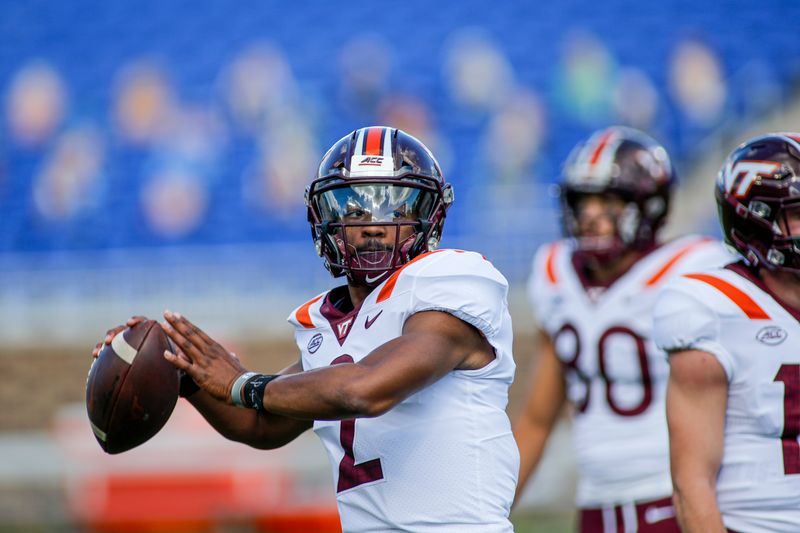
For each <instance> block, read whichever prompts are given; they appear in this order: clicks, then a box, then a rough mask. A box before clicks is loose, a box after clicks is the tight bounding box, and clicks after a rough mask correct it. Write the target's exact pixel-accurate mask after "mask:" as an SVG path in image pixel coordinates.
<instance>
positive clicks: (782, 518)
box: [655, 133, 800, 533]
mask: <svg viewBox="0 0 800 533" xmlns="http://www.w3.org/2000/svg"><path fill="white" fill-rule="evenodd" d="M716 200H717V206H718V208H719V216H720V222H721V225H722V230H723V233H724V235H725V240H726V242H727V243H728V244H729V245H730V246H731V247H733V248H734V249H735V250H737V251H738V252H739V254H741V259H742V260H741V261H739V262H737V263H732V264H730V265H728V266H726V267H725V268H720V269H715V270H704V271H699V272H694V273H688V274H685V275H683V276H681V277H679V278H677V279H674V280H673V281H672V283H670V285H668V286H667V287H666V288H665V290H664V292H663V294H662V295H661V296H660V298H659V301H658V305H657V306H656V313H655V336H656V341H657V342H658V344H659V346H661V347H662V348H663V349H664V350H666V351H668V352H669V353H670V357H669V363H670V377H669V385H668V388H667V418H668V421H669V439H670V454H671V459H672V478H673V480H674V484H675V504H676V508H677V511H678V518H679V520H680V523H681V526H682V527H683V529H684V531H687V532H703V533H708V532H724V531H725V530H726V529H727V530H728V531H733V532H748V533H749V532H755V533H758V532H764V533H766V532H786V533H789V532H797V531H800V442H798V435H799V434H800V324H798V320H800V134H797V133H779V134H770V135H765V136H761V137H757V138H754V139H751V140H749V141H747V142H746V143H744V144H742V145H741V146H739V147H738V148H736V149H735V150H734V151H733V153H732V154H731V155H730V156H729V157H728V159H727V161H726V162H725V164H724V165H723V167H722V169H721V170H720V172H719V176H718V178H717V183H716Z"/></svg>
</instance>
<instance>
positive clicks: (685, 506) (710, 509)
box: [673, 480, 725, 533]
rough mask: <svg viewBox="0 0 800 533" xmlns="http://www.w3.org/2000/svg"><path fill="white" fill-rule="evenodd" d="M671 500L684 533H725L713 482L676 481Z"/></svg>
mask: <svg viewBox="0 0 800 533" xmlns="http://www.w3.org/2000/svg"><path fill="white" fill-rule="evenodd" d="M673 500H674V502H675V512H676V513H677V515H678V522H679V523H680V525H681V530H682V531H683V532H684V533H725V526H724V525H723V523H722V515H721V514H720V512H719V507H718V506H717V497H716V491H715V489H714V484H713V482H711V481H708V480H681V481H677V480H676V482H675V496H674V498H673Z"/></svg>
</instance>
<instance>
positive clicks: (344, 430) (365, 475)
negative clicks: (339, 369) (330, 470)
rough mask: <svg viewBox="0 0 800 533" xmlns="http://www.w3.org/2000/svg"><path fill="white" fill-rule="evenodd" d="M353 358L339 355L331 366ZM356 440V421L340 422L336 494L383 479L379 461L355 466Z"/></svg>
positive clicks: (371, 460) (374, 460)
mask: <svg viewBox="0 0 800 533" xmlns="http://www.w3.org/2000/svg"><path fill="white" fill-rule="evenodd" d="M352 362H353V358H352V357H351V356H349V355H347V354H345V355H340V356H339V357H337V358H336V359H334V360H333V361H331V364H332V365H338V364H340V363H352ZM355 438H356V421H355V420H354V419H351V420H342V422H341V429H340V430H339V442H340V443H341V445H342V449H343V450H344V457H342V460H341V461H340V462H339V483H338V484H337V485H336V492H337V493H339V492H342V491H344V490H347V489H352V488H353V487H357V486H359V485H363V484H364V483H370V482H372V481H378V480H379V479H383V468H381V460H380V459H370V460H369V461H364V462H363V463H359V464H356V458H355V455H354V454H353V441H355Z"/></svg>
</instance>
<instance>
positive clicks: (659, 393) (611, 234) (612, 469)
mask: <svg viewBox="0 0 800 533" xmlns="http://www.w3.org/2000/svg"><path fill="white" fill-rule="evenodd" d="M674 184H675V175H674V172H673V168H672V165H671V163H670V160H669V157H668V155H667V152H666V150H665V149H664V148H663V147H662V146H660V145H659V144H658V143H657V142H656V141H654V140H653V139H652V138H650V137H648V136H647V135H645V134H643V133H641V132H639V131H637V130H634V129H630V128H625V127H611V128H608V129H605V130H602V131H598V132H596V133H594V134H593V135H592V136H591V137H590V138H589V139H588V140H587V141H585V142H582V143H580V144H579V145H578V146H576V147H575V149H574V150H573V151H572V153H571V154H570V156H569V158H568V160H567V162H566V163H565V166H564V179H563V184H562V187H561V200H562V217H563V225H564V231H565V234H566V237H567V239H566V240H563V241H558V242H555V243H552V244H548V245H545V246H543V247H542V248H541V249H540V250H539V251H538V252H537V254H536V258H535V260H534V264H533V272H532V274H531V279H530V283H529V295H530V299H531V303H532V305H533V310H534V314H535V316H536V317H537V320H538V326H539V329H540V331H539V339H540V341H539V346H538V361H537V363H536V364H535V365H534V369H533V373H532V376H531V382H530V385H529V393H528V397H527V400H526V403H525V405H524V407H523V411H522V412H521V414H520V416H519V417H518V418H517V420H516V421H515V424H514V435H515V437H516V439H517V443H518V445H519V448H520V460H521V461H520V462H521V468H520V482H519V485H518V488H517V496H516V497H517V500H518V499H519V497H520V495H521V494H522V491H523V489H524V488H525V484H526V482H527V481H528V478H529V477H530V476H531V475H532V473H533V472H534V470H535V469H536V466H537V465H538V463H539V461H540V459H541V457H542V452H543V450H544V448H545V444H546V441H547V439H548V437H549V435H550V433H551V432H552V430H553V427H554V425H555V424H556V422H557V421H558V418H559V414H560V413H561V412H562V408H563V406H564V405H565V403H567V402H569V404H571V406H572V407H573V409H572V411H573V414H574V418H573V440H574V445H575V454H576V460H577V464H578V471H579V481H578V490H577V505H578V507H579V508H580V516H579V530H580V531H583V532H606V533H611V532H616V531H623V530H624V531H626V532H628V531H648V532H667V531H678V525H677V522H676V520H675V515H674V509H673V507H672V503H671V495H672V485H671V483H670V472H669V462H668V437H667V425H666V418H665V411H664V391H665V388H666V381H667V376H668V370H669V369H668V365H667V361H666V357H665V355H664V353H663V352H661V351H660V350H658V349H657V348H656V346H655V344H654V342H653V341H652V340H651V335H652V310H653V305H654V303H655V298H656V294H657V292H658V290H659V289H660V287H661V286H662V285H663V283H664V282H665V281H666V280H667V279H668V278H670V277H672V276H674V275H675V274H676V273H678V272H681V271H685V270H686V269H694V268H697V267H698V265H701V266H706V265H718V264H721V263H724V262H725V261H726V260H727V259H728V258H729V256H728V254H727V253H726V252H725V250H724V249H723V247H722V246H721V244H720V243H717V242H714V241H711V240H709V239H705V238H700V237H696V236H689V237H685V238H681V239H678V240H675V241H673V242H669V243H665V244H661V243H659V241H658V239H657V237H658V233H659V230H660V229H661V227H662V226H663V224H664V222H665V220H666V217H667V211H668V209H669V203H670V193H671V189H672V188H673V186H674Z"/></svg>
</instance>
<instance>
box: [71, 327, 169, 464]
mask: <svg viewBox="0 0 800 533" xmlns="http://www.w3.org/2000/svg"><path fill="white" fill-rule="evenodd" d="M168 347H170V343H169V339H168V338H167V335H166V334H165V333H164V330H162V329H161V326H159V325H158V322H156V321H155V320H146V321H144V322H140V323H139V324H137V325H136V326H134V327H132V328H128V329H126V330H124V331H123V332H122V333H119V334H117V336H116V337H114V340H113V341H112V342H111V344H110V345H107V346H105V347H104V348H103V349H102V350H101V351H100V355H99V356H98V357H97V359H95V360H94V362H93V363H92V367H91V368H90V369H89V377H88V378H87V380H86V411H87V413H88V414H89V422H90V423H91V425H92V431H94V435H95V437H97V442H99V443H100V446H101V447H102V448H103V450H105V451H106V452H107V453H111V454H114V453H121V452H124V451H127V450H130V449H131V448H134V447H136V446H139V445H140V444H142V443H143V442H145V441H147V440H148V439H150V438H151V437H152V436H153V435H155V434H156V433H158V432H159V430H160V429H161V428H162V427H164V424H166V422H167V419H169V417H170V415H171V414H172V410H173V409H174V408H175V403H176V402H177V401H178V386H179V375H178V370H177V369H176V368H175V367H174V366H172V364H170V362H169V361H167V360H166V359H164V350H166V349H167V348H168Z"/></svg>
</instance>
